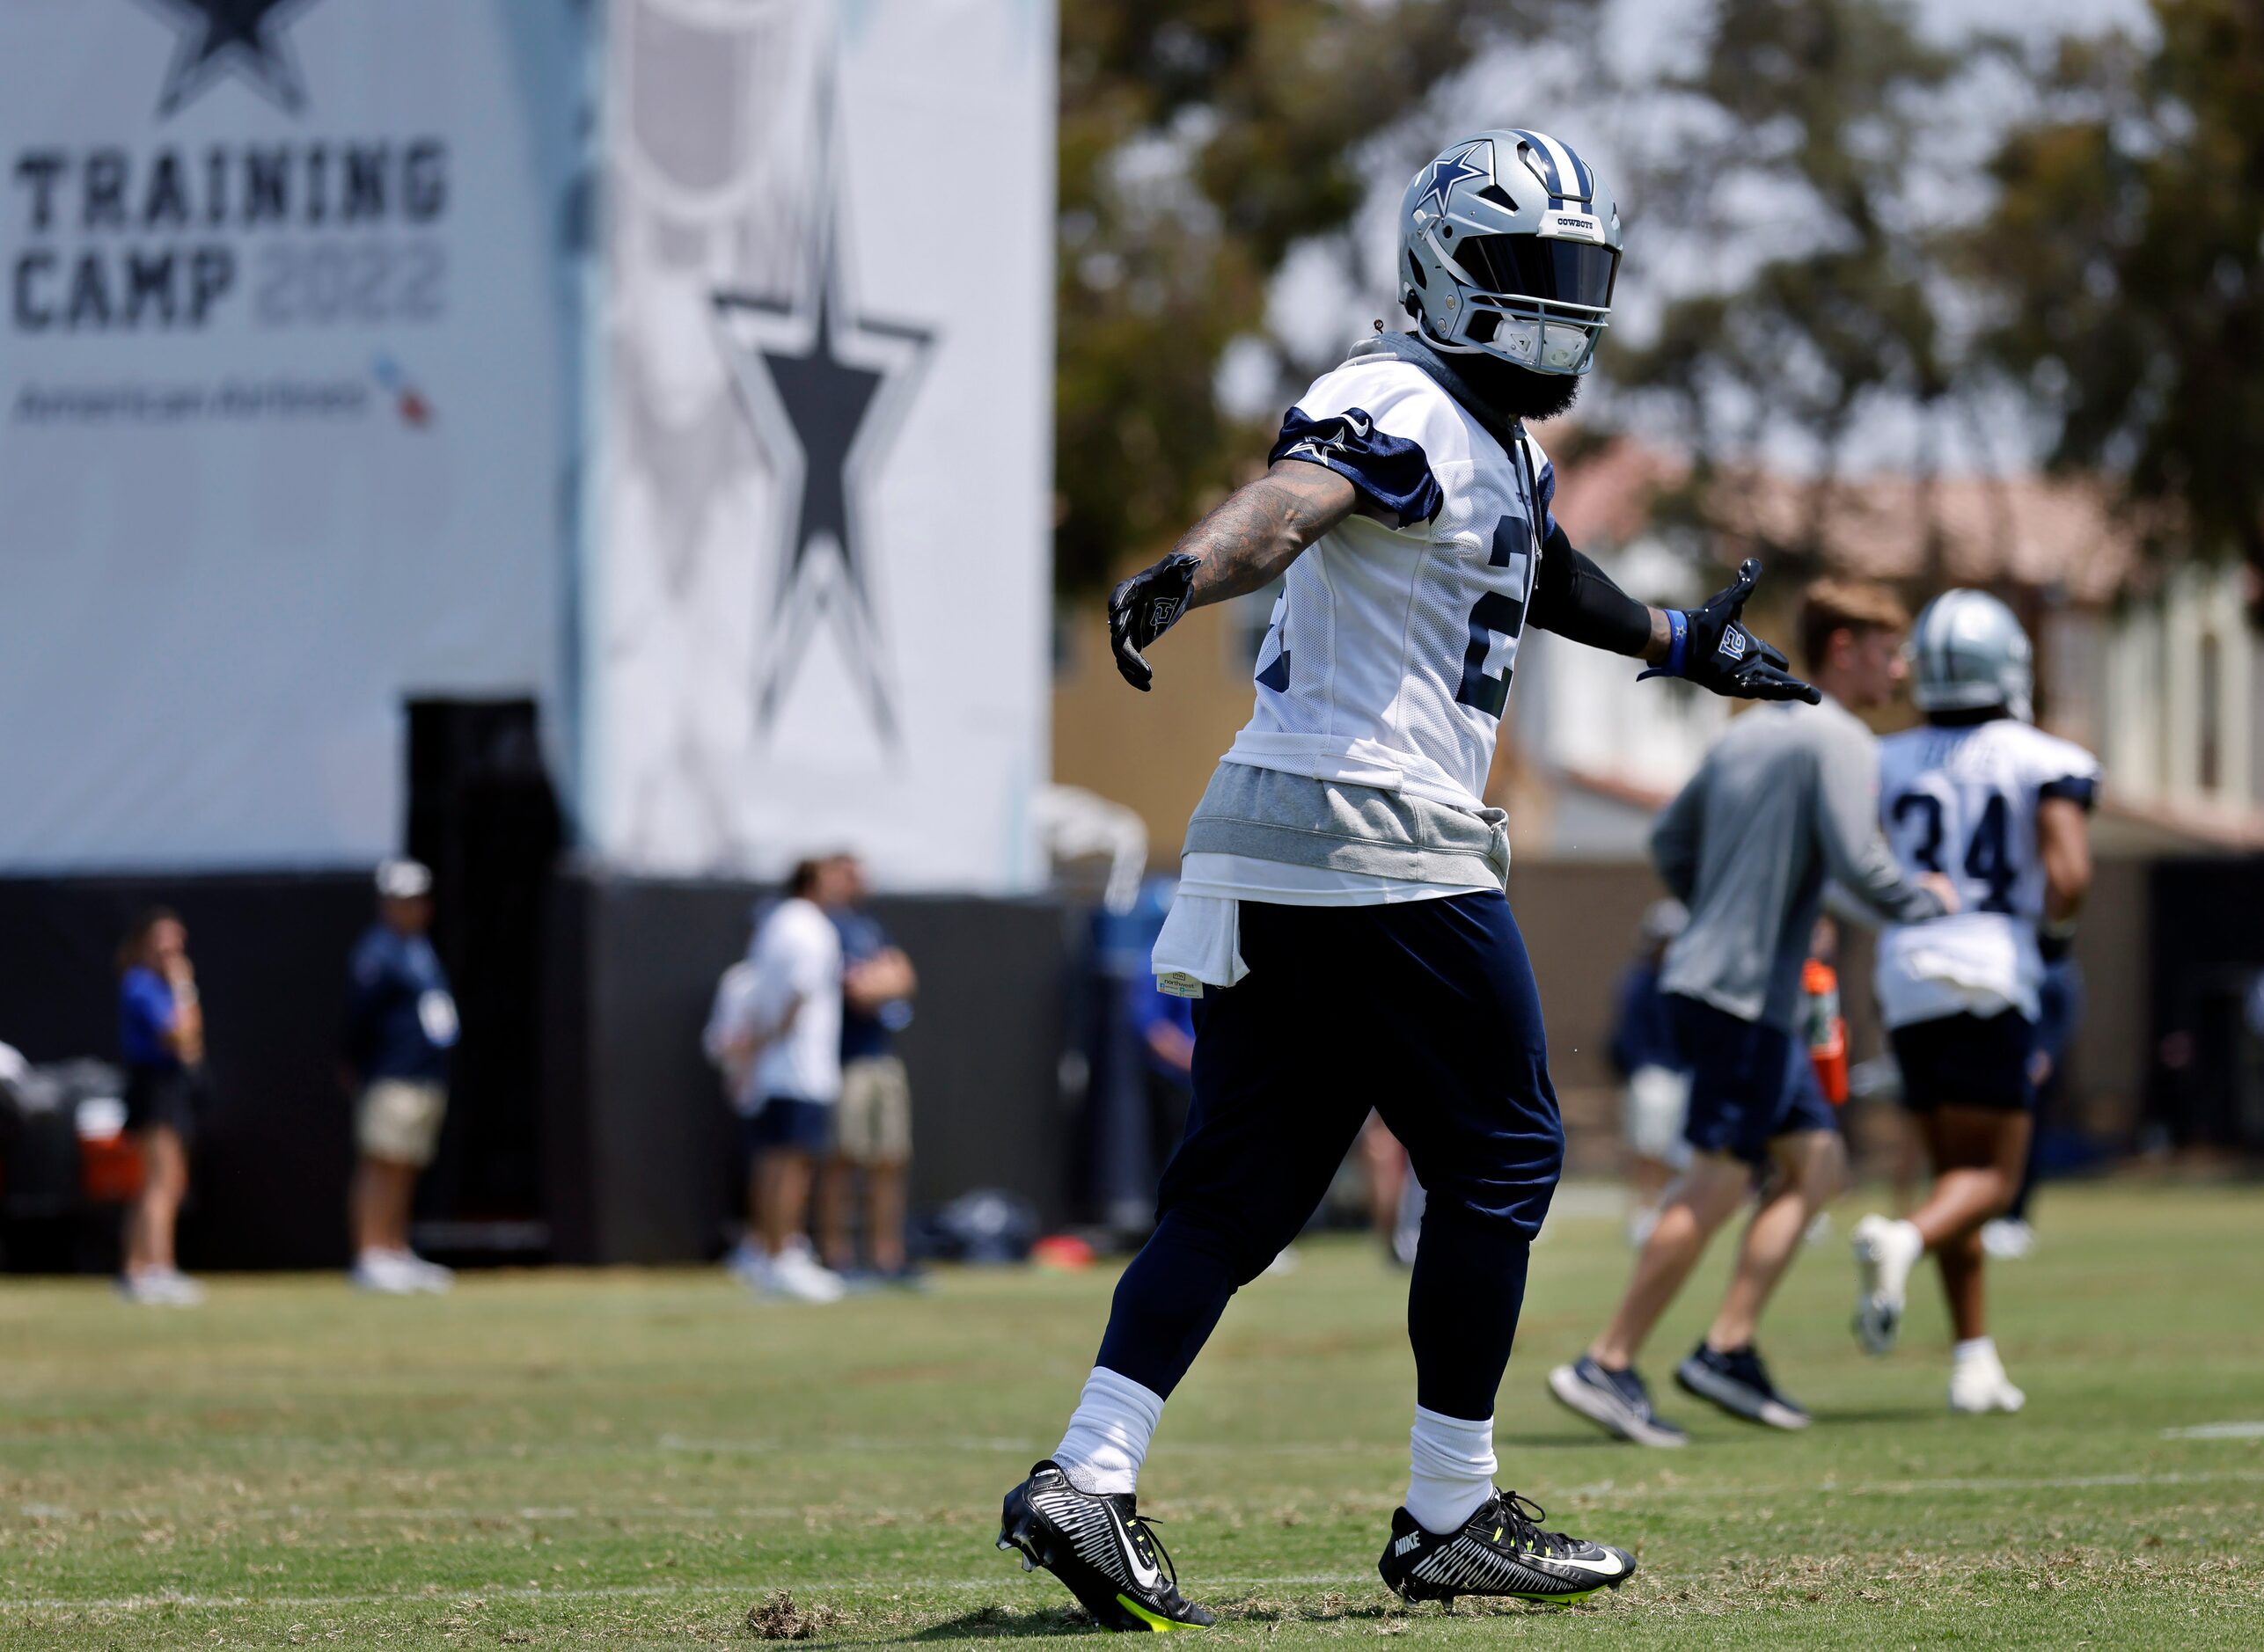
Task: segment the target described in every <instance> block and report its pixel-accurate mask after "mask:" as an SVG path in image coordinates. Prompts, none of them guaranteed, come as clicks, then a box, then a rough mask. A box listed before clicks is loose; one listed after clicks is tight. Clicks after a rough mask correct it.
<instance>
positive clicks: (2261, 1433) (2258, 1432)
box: [2162, 1422, 2264, 1440]
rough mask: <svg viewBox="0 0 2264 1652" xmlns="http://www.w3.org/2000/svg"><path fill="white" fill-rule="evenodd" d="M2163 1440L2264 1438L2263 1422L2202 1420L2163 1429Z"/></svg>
mask: <svg viewBox="0 0 2264 1652" xmlns="http://www.w3.org/2000/svg"><path fill="white" fill-rule="evenodd" d="M2162 1437H2163V1438H2164V1439H2165V1440H2264V1422H2202V1423H2196V1424H2195V1425H2194V1427H2192V1428H2190V1429H2163V1430H2162Z"/></svg>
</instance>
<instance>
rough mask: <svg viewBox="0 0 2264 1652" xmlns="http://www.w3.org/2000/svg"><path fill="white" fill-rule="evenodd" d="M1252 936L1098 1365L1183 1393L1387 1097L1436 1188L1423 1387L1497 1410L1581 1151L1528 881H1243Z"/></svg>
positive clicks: (1419, 1337) (1419, 1308)
mask: <svg viewBox="0 0 2264 1652" xmlns="http://www.w3.org/2000/svg"><path fill="white" fill-rule="evenodd" d="M1242 958H1243V960H1244V961H1245V962H1247V963H1248V964H1249V975H1248V976H1246V977H1244V978H1243V979H1242V981H1241V982H1240V983H1237V984H1236V985H1235V986H1233V987H1231V988H1229V989H1227V990H1225V991H1223V992H1221V991H1219V990H1216V989H1213V990H1211V991H1210V992H1209V993H1207V994H1206V995H1205V998H1204V999H1203V1000H1202V1002H1201V1003H1199V1004H1198V1005H1197V1006H1196V1010H1195V1033H1196V1037H1195V1071H1194V1079H1195V1100H1194V1104H1193V1106H1192V1107H1191V1109H1190V1110H1189V1113H1188V1117H1187V1134H1186V1136H1185V1137H1184V1138H1183V1140H1182V1141H1181V1143H1180V1144H1179V1150H1178V1151H1177V1152H1176V1153H1175V1154H1174V1155H1173V1157H1172V1159H1171V1163H1170V1166H1169V1167H1168V1168H1167V1169H1166V1170H1165V1172H1164V1175H1163V1185H1162V1190H1161V1196H1160V1197H1159V1199H1158V1202H1157V1208H1158V1212H1159V1217H1160V1219H1159V1221H1158V1223H1157V1225H1156V1230H1155V1232H1154V1235H1153V1236H1152V1237H1151V1238H1150V1239H1149V1240H1148V1242H1147V1246H1145V1247H1143V1248H1142V1250H1141V1251H1140V1254H1139V1255H1138V1256H1137V1257H1135V1258H1133V1260H1132V1265H1131V1266H1130V1267H1129V1268H1126V1269H1125V1274H1124V1277H1123V1279H1122V1280H1121V1281H1119V1282H1118V1283H1117V1294H1116V1302H1115V1305H1114V1308H1113V1310H1112V1311H1111V1312H1110V1316H1109V1329H1108V1334H1107V1335H1106V1336H1105V1337H1104V1338H1103V1340H1102V1343H1101V1353H1100V1358H1099V1362H1098V1363H1100V1364H1102V1365H1103V1366H1105V1367H1107V1368H1108V1369H1109V1370H1110V1371H1116V1372H1117V1373H1119V1374H1120V1375H1123V1376H1125V1377H1129V1378H1132V1380H1133V1381H1134V1382H1136V1383H1139V1384H1140V1385H1142V1386H1143V1387H1146V1388H1148V1389H1151V1390H1153V1391H1154V1393H1158V1394H1165V1395H1168V1394H1169V1393H1171V1391H1172V1389H1173V1388H1174V1387H1176V1385H1178V1382H1179V1379H1180V1378H1182V1377H1183V1376H1185V1375H1186V1373H1187V1368H1188V1367H1189V1366H1190V1365H1191V1364H1192V1363H1194V1359H1195V1356H1196V1354H1197V1353H1198V1352H1199V1351H1200V1350H1201V1349H1202V1346H1203V1343H1204V1342H1205V1340H1206V1339H1207V1338H1208V1337H1209V1336H1210V1334H1211V1330H1212V1327H1214V1326H1215V1325H1217V1324H1218V1322H1219V1316H1220V1314H1221V1313H1223V1312H1225V1311H1226V1306H1227V1298H1228V1297H1231V1296H1232V1295H1233V1294H1234V1293H1235V1290H1237V1289H1238V1288H1240V1287H1241V1286H1242V1285H1243V1284H1246V1283H1249V1281H1250V1280H1252V1279H1254V1278H1256V1277H1257V1276H1258V1274H1259V1273H1260V1272H1262V1271H1263V1270H1264V1268H1265V1266H1266V1264H1267V1263H1268V1262H1270V1261H1272V1260H1273V1258H1274V1256H1275V1254H1277V1253H1278V1252H1279V1251H1280V1250H1281V1248H1282V1247H1283V1246H1286V1245H1287V1244H1288V1243H1289V1242H1290V1241H1291V1240H1292V1239H1295V1238H1296V1237H1297V1234H1298V1232H1300V1230H1301V1229H1302V1228H1303V1227H1304V1225H1305V1224H1306V1222H1307V1220H1308V1218H1309V1217H1311V1216H1312V1214H1313V1212H1314V1210H1315V1208H1317V1207H1318V1205H1319V1204H1320V1202H1321V1199H1322V1195H1324V1194H1325V1193H1326V1192H1327V1191H1328V1187H1329V1183H1330V1179H1331V1178H1333V1177H1334V1176H1335V1174H1336V1172H1337V1166H1338V1165H1340V1164H1341V1163H1342V1162H1343V1161H1344V1155H1345V1153H1346V1152H1347V1151H1350V1149H1351V1147H1352V1141H1353V1138H1354V1137H1356V1136H1357V1135H1358V1134H1359V1129H1360V1126H1361V1124H1362V1123H1363V1122H1366V1118H1367V1114H1368V1109H1369V1108H1370V1107H1374V1108H1375V1109H1376V1110H1377V1111H1378V1112H1380V1113H1381V1114H1382V1115H1383V1119H1384V1122H1385V1123H1387V1124H1388V1125H1389V1126H1390V1127H1391V1129H1392V1133H1393V1134H1394V1135H1395V1136H1396V1137H1399V1139H1400V1140H1401V1141H1402V1142H1403V1143H1404V1144H1406V1146H1407V1151H1408V1156H1409V1158H1410V1161H1411V1162H1412V1163H1413V1166H1414V1168H1415V1173H1416V1174H1417V1175H1418V1177H1419V1178H1421V1180H1422V1182H1423V1187H1424V1191H1425V1194H1426V1195H1427V1201H1426V1203H1425V1209H1424V1215H1423V1237H1422V1242H1421V1245H1420V1246H1419V1247H1418V1250H1417V1252H1416V1258H1415V1271H1414V1276H1413V1279H1412V1280H1411V1282H1410V1288H1409V1290H1408V1301H1407V1329H1408V1336H1409V1340H1410V1341H1412V1342H1413V1344H1414V1346H1415V1370H1416V1399H1417V1402H1418V1404H1420V1405H1423V1406H1425V1407H1429V1408H1430V1409H1431V1410H1433V1411H1438V1412H1441V1413H1444V1414H1447V1415H1448V1416H1455V1417H1466V1418H1473V1419H1476V1418H1484V1417H1490V1416H1491V1415H1492V1414H1493V1401H1494V1391H1495V1389H1496V1388H1498V1386H1499V1385H1500V1383H1501V1374H1502V1371H1503V1370H1504V1368H1505V1367H1506V1365H1507V1364H1508V1363H1509V1349H1510V1341H1511V1339H1512V1337H1513V1335H1514V1334H1515V1332H1516V1329H1517V1315H1518V1310H1519V1308H1520V1305H1522V1303H1523V1301H1524V1297H1525V1269H1526V1260H1527V1250H1528V1246H1529V1245H1530V1244H1531V1242H1532V1239H1533V1236H1534V1235H1535V1233H1536V1232H1539V1231H1540V1227H1541V1221H1542V1217H1544V1216H1546V1215H1547V1214H1548V1211H1549V1199H1550V1195H1551V1194H1552V1193H1553V1192H1554V1191H1555V1190H1556V1186H1557V1173H1558V1171H1559V1170H1560V1168H1561V1167H1562V1166H1563V1162H1564V1127H1563V1124H1562V1122H1560V1120H1559V1119H1558V1116H1557V1093H1556V1091H1555V1090H1554V1089H1553V1088H1551V1087H1550V1083H1549V1054H1548V1049H1547V1046H1546V1043H1545V1042H1544V1040H1543V1038H1542V1028H1541V998H1540V994H1539V992H1538V991H1537V990H1535V986H1534V982H1533V969H1532V965H1531V964H1530V962H1529V961H1528V959H1527V957H1526V955H1525V942H1524V939H1523V938H1522V937H1521V936H1520V935H1519V933H1518V931H1517V921H1516V919H1515V918H1513V917H1511V915H1510V910H1509V903H1508V901H1507V900H1506V899H1505V898H1504V897H1503V896H1501V895H1498V894H1492V893H1473V894H1470V895H1455V896H1450V897H1447V898H1444V899H1440V900H1428V901H1410V902H1404V903H1399V904H1397V905H1392V906H1327V907H1312V906H1273V905H1267V904H1263V903H1257V902H1252V901H1245V902H1243V903H1242Z"/></svg>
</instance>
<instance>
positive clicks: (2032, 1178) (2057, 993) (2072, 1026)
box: [1981, 954, 2084, 1261]
mask: <svg viewBox="0 0 2264 1652" xmlns="http://www.w3.org/2000/svg"><path fill="white" fill-rule="evenodd" d="M2083 1012H2084V976H2083V966H2082V965H2081V964H2079V963H2077V961H2076V960H2075V957H2074V955H2073V954H2070V955H2068V956H2067V957H2064V958H2060V959H2056V960H2055V961H2052V962H2050V963H2048V964H2046V965H2045V966H2044V976H2043V979H2042V980H2041V982H2039V983H2037V990H2036V1052H2035V1054H2034V1055H2033V1056H2030V1057H2029V1058H2028V1078H2029V1081H2030V1082H2031V1083H2032V1084H2033V1085H2034V1086H2035V1095H2036V1099H2035V1124H2034V1127H2033V1129H2030V1130H2029V1132H2028V1160H2027V1163H2026V1165H2025V1166H2023V1167H2022V1169H2021V1173H2020V1191H2019V1193H2017V1194H2015V1195H2013V1196H2012V1205H2011V1209H2010V1210H2006V1211H2005V1213H2004V1215H2003V1216H2001V1217H1997V1219H1996V1220H1995V1221H1993V1222H1984V1223H1982V1228H1981V1244H1982V1249H1983V1250H1985V1251H1987V1252H1988V1253H1989V1254H1990V1255H1991V1256H1994V1257H1996V1258H1997V1260H1999V1261H2019V1260H2020V1259H2021V1258H2022V1257H2024V1256H2026V1255H2027V1254H2028V1253H2029V1252H2031V1251H2033V1250H2034V1249H2035V1248H2036V1230H2035V1228H2034V1226H2033V1224H2031V1223H2030V1222H2029V1220H2028V1208H2029V1204H2030V1202H2031V1201H2033V1199H2034V1197H2035V1195H2036V1173H2037V1169H2038V1166H2039V1164H2040V1162H2041V1159H2042V1156H2043V1151H2044V1138H2045V1136H2046V1133H2047V1132H2048V1129H2049V1128H2050V1127H2051V1125H2052V1124H2053V1123H2054V1122H2055V1121H2056V1120H2057V1118H2058V1115H2059V1111H2060V1096H2061V1094H2062V1093H2063V1089H2064V1085H2063V1078H2064V1075H2065V1070H2066V1067H2067V1061H2068V1050H2069V1049H2070V1046H2072V1045H2073V1044H2074V1043H2075V1042H2076V1028H2077V1027H2078V1026H2079V1025H2081V1023H2082V1021H2083Z"/></svg>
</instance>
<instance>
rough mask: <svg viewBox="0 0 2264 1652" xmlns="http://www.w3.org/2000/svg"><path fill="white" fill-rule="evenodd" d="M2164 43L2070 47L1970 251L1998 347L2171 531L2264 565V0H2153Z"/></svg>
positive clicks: (2065, 436)
mask: <svg viewBox="0 0 2264 1652" xmlns="http://www.w3.org/2000/svg"><path fill="white" fill-rule="evenodd" d="M2153 9H2154V14H2155V20H2156V23H2157V26H2158V31H2159V39H2158V43H2156V44H2153V45H2151V46H2141V45H2140V44H2138V43H2136V42H2135V41H2133V40H2130V39H2128V38H2127V37H2124V36H2119V35H2110V36H2107V37H2105V38H2101V39H2096V40H2071V41H2069V42H2066V43H2064V44H2063V46H2062V47H2061V48H2060V49H2059V50H2058V52H2057V53H2056V55H2055V57H2054V59H2053V61H2051V62H2049V63H2048V64H2046V65H2044V66H2043V68H2042V70H2041V76H2040V84H2041V89H2042V91H2044V93H2045V99H2046V100H2045V106H2044V110H2043V112H2042V113H2041V116H2040V117H2039V118H2038V119H2036V120H2035V121H2032V122H2030V123H2027V124H2026V125H2024V126H2022V127H2021V128H2019V129H2017V130H2016V131H2014V132H2013V133H2012V134H2011V135H2010V136H2009V137H2008V138H2007V139H2006V141H2005V143H2004V145H2003V147H2002V148H2001V149H2000V150H1999V151H1998V153H1997V157H1996V159H1995V162H1994V164H1993V166H1992V171H1993V172H1994V174H1995V176H1996V179H1997V183H1998V184H1999V186H2000V187H2001V191H2002V193H2001V194H2000V196H1999V199H1998V201H1997V206H1996V208H1995V209H1994V211H1993V212H1992V213H1991V214H1990V216H1989V220H1988V222H1987V223H1985V224H1984V225H1983V226H1982V228H1981V229H1980V230H1978V231H1977V232H1976V233H1975V236H1974V237H1973V238H1972V240H1971V242H1970V244H1969V246H1968V248H1967V257H1968V269H1969V272H1970V274H1972V276H1973V277H1974V278H1975V280H1976V281H1980V282H1982V283H1983V284H1985V285H1986V286H1987V287H1988V288H1989V289H1990V290H1991V291H1992V292H1993V293H1994V295H1995V296H1996V297H1997V301H1998V303H1999V305H2000V309H2001V316H2000V319H1999V320H1998V322H1997V325H1995V326H1994V327H1993V328H1992V329H1991V330H1990V332H1989V334H1988V336H1987V339H1986V341H1985V342H1986V348H1987V350H1988V352H1989V356H1990V358H1991V359H1992V360H1993V361H1994V362H1997V363H1998V364H2000V365H2001V366H2002V367H2004V369H2008V370H2009V371H2010V372H2011V374H2013V375H2014V376H2016V377H2017V378H2018V379H2019V382H2020V383H2021V384H2023V385H2024V386H2025V387H2026V389H2027V391H2029V393H2030V395H2031V396H2032V397H2033V399H2034V400H2035V402H2036V403H2037V404H2038V405H2039V406H2040V407H2041V408H2042V409H2044V410H2045V411H2046V412H2048V413H2050V414H2052V415H2054V416H2055V418H2056V420H2057V422H2058V430H2057V442H2056V446H2055V450H2054V452H2053V455H2052V457H2053V460H2054V462H2055V464H2058V465H2061V466H2063V467H2067V468H2080V469H2086V470H2088V469H2094V468H2106V469H2109V470H2112V471H2119V472H2121V473H2123V474H2124V475H2126V476H2127V478H2128V487H2129V490H2130V493H2131V494H2132V495H2133V497H2134V499H2136V501H2143V502H2145V503H2149V504H2152V505H2156V506H2162V507H2167V508H2166V509H2160V510H2156V511H2154V512H2151V513H2150V515H2149V520H2150V521H2151V522H2152V523H2154V524H2155V526H2156V528H2157V530H2158V531H2159V532H2160V533H2161V535H2162V537H2163V538H2164V539H2165V541H2167V540H2170V539H2172V538H2174V539H2177V540H2182V541H2184V542H2187V543H2188V544H2189V545H2190V546H2191V548H2192V549H2194V550H2195V551H2197V552H2202V553H2203V554H2206V555H2216V554H2224V553H2227V552H2238V553H2239V554H2241V555H2243V556H2245V557H2246V559H2248V560H2249V562H2250V563H2251V564H2252V566H2254V567H2258V568H2260V569H2264V465H2260V464H2259V463H2258V458H2257V444H2258V442H2259V439H2260V438H2264V9H2260V8H2259V7H2258V6H2257V5H2256V4H2255V3H2254V0H2154V8H2153Z"/></svg>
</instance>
